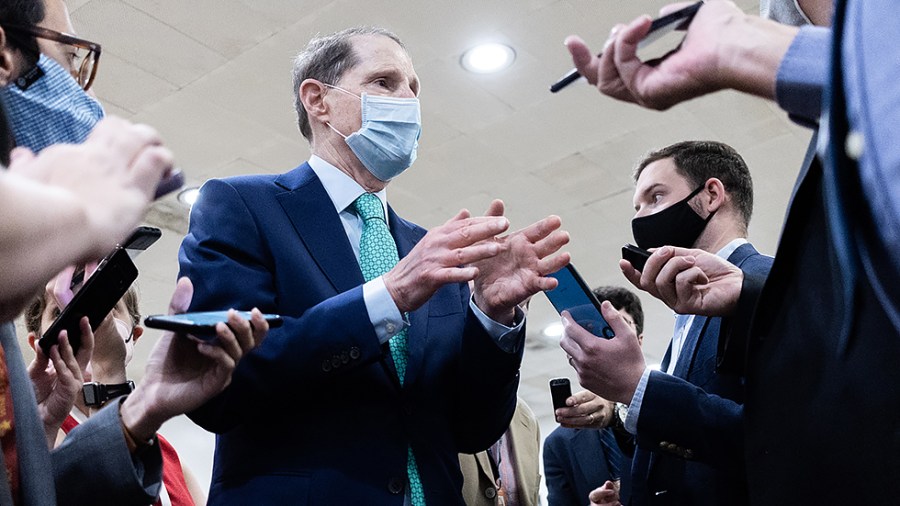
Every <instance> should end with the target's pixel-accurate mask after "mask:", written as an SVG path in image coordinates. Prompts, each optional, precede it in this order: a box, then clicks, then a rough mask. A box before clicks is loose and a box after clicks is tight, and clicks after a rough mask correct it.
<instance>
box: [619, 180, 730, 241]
mask: <svg viewBox="0 0 900 506" xmlns="http://www.w3.org/2000/svg"><path fill="white" fill-rule="evenodd" d="M703 188H704V186H700V188H697V189H696V190H694V191H692V192H691V194H690V195H688V196H687V197H685V198H684V200H681V201H678V202H676V203H674V204H672V205H671V206H669V207H667V208H665V209H663V210H662V211H660V212H658V213H654V214H651V215H649V216H642V217H640V218H635V219H633V220H631V233H632V234H633V235H634V241H635V242H636V243H637V245H638V246H640V247H642V248H644V249H650V248H660V247H662V246H678V247H681V248H690V247H693V246H694V243H695V242H697V238H699V237H700V234H702V233H703V229H705V228H706V224H707V223H709V220H711V219H712V217H713V215H714V214H716V212H715V211H713V212H712V213H710V214H709V216H707V217H706V219H705V220H704V219H703V218H701V217H700V215H698V214H697V211H694V209H693V208H692V207H691V206H690V205H689V204H688V201H690V200H691V199H692V198H694V197H695V196H696V195H697V194H698V193H700V191H701V190H703Z"/></svg>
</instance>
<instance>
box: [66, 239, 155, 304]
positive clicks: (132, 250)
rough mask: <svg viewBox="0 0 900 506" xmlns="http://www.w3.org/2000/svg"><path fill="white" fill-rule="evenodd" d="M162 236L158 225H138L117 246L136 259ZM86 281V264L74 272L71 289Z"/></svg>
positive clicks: (70, 284)
mask: <svg viewBox="0 0 900 506" xmlns="http://www.w3.org/2000/svg"><path fill="white" fill-rule="evenodd" d="M160 237H162V230H160V229H158V228H156V227H144V226H141V227H138V228H136V229H134V232H132V233H131V235H130V236H129V237H128V239H125V242H123V243H122V244H121V245H119V246H117V247H116V248H124V249H126V250H127V251H128V256H129V257H131V259H132V260H134V259H135V258H136V257H137V256H138V255H139V254H140V253H141V252H142V251H145V250H146V249H147V248H149V247H150V246H151V245H153V243H155V242H156V241H157V240H159V238H160ZM83 281H84V266H83V265H81V266H78V268H77V269H76V270H75V273H74V274H72V282H71V283H69V289H70V290H75V289H76V288H78V287H79V286H80V285H81V283H82V282H83Z"/></svg>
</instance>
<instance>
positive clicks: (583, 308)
mask: <svg viewBox="0 0 900 506" xmlns="http://www.w3.org/2000/svg"><path fill="white" fill-rule="evenodd" d="M548 276H549V277H551V278H556V279H557V281H559V285H557V287H556V288H554V289H553V290H547V291H545V292H544V294H545V295H547V298H548V299H550V303H551V304H553V307H555V308H556V311H558V312H560V313H562V312H563V311H568V312H569V314H571V315H572V318H574V319H575V322H576V323H578V324H579V325H581V326H582V327H584V328H585V329H586V330H587V331H588V332H590V333H591V334H594V335H595V336H597V337H602V338H605V339H610V338H612V337H614V336H615V335H616V334H615V332H613V329H612V327H610V326H609V324H608V323H607V322H606V320H605V319H603V315H602V314H601V313H600V301H598V300H597V297H595V296H594V293H593V292H591V289H590V288H589V287H588V286H587V284H586V283H585V282H584V279H582V278H581V275H579V274H578V271H576V270H575V266H573V265H572V264H568V265H566V266H565V267H563V268H562V269H560V270H558V271H556V272H554V273H553V274H548Z"/></svg>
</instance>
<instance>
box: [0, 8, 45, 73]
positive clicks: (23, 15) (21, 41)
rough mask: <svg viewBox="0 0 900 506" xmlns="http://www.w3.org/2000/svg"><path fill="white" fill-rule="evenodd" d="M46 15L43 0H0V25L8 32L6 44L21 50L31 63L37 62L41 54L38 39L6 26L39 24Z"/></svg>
mask: <svg viewBox="0 0 900 506" xmlns="http://www.w3.org/2000/svg"><path fill="white" fill-rule="evenodd" d="M44 15H45V11H44V2H43V0H3V1H2V2H0V27H2V28H3V32H4V33H5V34H6V44H7V45H8V46H9V47H10V48H12V49H18V50H19V51H21V52H22V54H23V55H24V56H25V60H26V61H27V62H28V63H29V64H30V65H34V64H36V63H37V61H38V58H39V57H40V55H41V50H40V49H39V48H38V44H37V39H35V37H34V35H31V34H27V33H22V32H20V31H18V30H14V29H7V28H6V27H7V25H18V26H37V24H38V23H40V22H41V21H43V20H44Z"/></svg>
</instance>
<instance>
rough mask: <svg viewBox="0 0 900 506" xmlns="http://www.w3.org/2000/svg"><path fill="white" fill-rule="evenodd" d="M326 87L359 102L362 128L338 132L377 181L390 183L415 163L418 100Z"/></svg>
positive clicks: (420, 123) (420, 128)
mask: <svg viewBox="0 0 900 506" xmlns="http://www.w3.org/2000/svg"><path fill="white" fill-rule="evenodd" d="M325 86H328V87H329V88H334V89H336V90H339V91H342V92H344V93H347V94H348V95H353V96H354V97H357V98H359V99H360V101H361V102H362V125H361V126H360V128H359V130H357V131H356V132H353V133H352V134H350V135H344V134H342V133H341V132H338V131H337V129H335V128H334V127H333V126H331V125H330V124H329V125H328V126H329V127H330V128H331V129H332V130H334V131H335V132H337V133H338V134H339V135H340V136H341V137H343V138H344V140H345V141H346V142H347V146H349V147H350V150H351V151H353V153H354V154H355V155H356V157H357V158H359V161H360V162H362V164H363V165H364V166H365V167H366V168H367V169H369V172H371V173H372V175H373V176H375V177H376V178H378V180H379V181H384V182H387V181H390V180H391V179H394V178H395V177H397V176H399V175H400V174H401V173H402V172H403V171H404V170H406V169H408V168H409V166H410V165H412V164H413V162H414V161H416V150H417V149H418V147H419V135H420V134H421V133H422V117H421V113H420V112H419V99H418V98H395V97H382V96H378V95H369V94H367V93H363V94H362V97H358V96H356V95H355V94H353V93H350V92H349V91H347V90H345V89H343V88H338V87H337V86H332V85H330V84H326V85H325Z"/></svg>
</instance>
